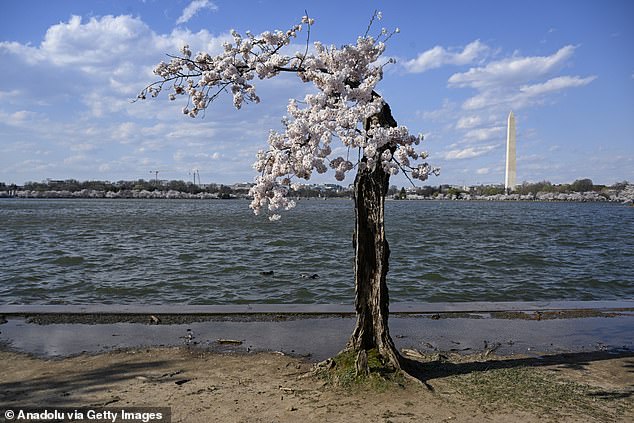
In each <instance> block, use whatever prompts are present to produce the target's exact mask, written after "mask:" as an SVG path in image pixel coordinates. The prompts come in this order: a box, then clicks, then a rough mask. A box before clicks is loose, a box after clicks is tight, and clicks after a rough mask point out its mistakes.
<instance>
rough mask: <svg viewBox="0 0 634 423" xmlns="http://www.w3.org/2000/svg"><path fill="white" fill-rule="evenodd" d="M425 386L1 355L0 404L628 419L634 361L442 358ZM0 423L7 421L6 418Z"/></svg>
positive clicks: (165, 357)
mask: <svg viewBox="0 0 634 423" xmlns="http://www.w3.org/2000/svg"><path fill="white" fill-rule="evenodd" d="M433 358H435V359H436V360H437V362H436V363H433V364H426V367H425V368H426V369H427V373H426V376H425V379H426V383H427V384H428V387H425V386H423V385H422V384H416V383H414V382H409V381H407V382H405V383H403V384H402V385H401V386H399V385H398V384H393V383H388V384H383V385H380V384H379V385H372V386H370V385H368V384H365V385H358V384H355V383H352V384H351V385H349V386H346V387H333V386H332V385H328V384H327V383H326V382H325V381H324V380H322V379H319V378H316V377H305V378H298V376H300V375H302V374H305V373H306V372H307V371H309V370H310V368H311V363H308V362H306V361H303V360H300V359H297V358H292V357H287V356H281V355H277V354H272V353H267V354H264V353H259V354H250V355H246V354H242V355H235V354H234V355H222V354H217V353H208V352H201V351H198V350H190V349H187V348H184V347H183V348H153V349H142V350H129V351H119V352H111V353H105V354H99V355H81V356H76V357H71V358H65V359H53V360H51V359H39V358H33V357H29V356H26V355H22V354H16V353H13V352H7V351H3V352H0V409H6V408H10V407H14V408H15V407H18V406H21V407H23V406H29V405H30V406H38V407H44V406H46V407H64V406H66V407H78V406H82V407H87V406H90V407H103V406H107V407H124V406H128V407H129V406H148V407H149V406H169V407H171V409H172V422H245V423H247V422H253V423H255V422H346V423H347V422H354V421H367V422H384V423H387V422H393V423H397V422H414V421H432V422H450V421H451V422H482V421H490V422H511V421H512V422H542V421H557V422H577V421H578V422H581V421H583V422H588V421H590V422H593V421H594V422H611V421H614V422H630V421H634V412H633V410H634V398H633V396H634V357H632V356H631V355H630V356H621V357H616V358H611V357H610V356H608V355H606V354H600V353H595V354H571V355H569V356H553V357H552V358H550V359H547V360H543V359H535V358H518V357H493V358H492V359H491V358H487V359H486V362H483V361H484V360H485V359H484V358H483V357H482V356H481V355H480V356H472V357H466V358H465V357H460V356H452V357H443V356H436V357H433ZM0 419H1V417H0Z"/></svg>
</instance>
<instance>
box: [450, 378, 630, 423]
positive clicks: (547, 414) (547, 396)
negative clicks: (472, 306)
mask: <svg viewBox="0 0 634 423" xmlns="http://www.w3.org/2000/svg"><path fill="white" fill-rule="evenodd" d="M447 380H448V382H449V383H450V384H451V385H453V386H454V387H455V389H456V390H457V391H458V392H459V393H461V394H462V395H464V396H465V397H467V398H470V399H473V400H475V401H476V402H477V403H479V405H480V406H481V407H482V408H483V409H485V410H487V411H493V410H495V409H497V408H501V407H504V408H509V407H510V408H515V409H519V410H522V411H528V412H534V413H535V412H536V413H538V414H539V415H540V416H541V417H542V418H544V419H545V420H546V419H548V420H552V421H557V420H558V419H560V418H564V417H566V416H570V415H583V416H587V417H588V418H589V419H594V420H597V421H614V420H615V419H617V418H618V417H619V415H622V413H623V411H625V410H626V409H627V408H626V407H628V406H631V403H629V404H628V401H627V399H626V398H624V397H623V396H621V395H599V394H598V393H597V390H596V389H594V388H592V387H590V386H587V385H582V384H579V383H575V382H569V381H563V380H559V379H557V378H556V377H555V376H554V375H553V374H552V373H549V372H547V371H543V370H539V369H535V368H531V367H516V368H509V369H493V370H485V371H474V372H471V373H468V374H465V375H458V376H451V377H449V378H448V379H447Z"/></svg>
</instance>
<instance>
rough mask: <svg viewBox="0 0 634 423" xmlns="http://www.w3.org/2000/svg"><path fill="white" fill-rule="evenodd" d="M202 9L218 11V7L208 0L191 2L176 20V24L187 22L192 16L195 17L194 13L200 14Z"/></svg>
mask: <svg viewBox="0 0 634 423" xmlns="http://www.w3.org/2000/svg"><path fill="white" fill-rule="evenodd" d="M202 9H209V10H218V6H216V5H215V4H214V3H212V2H210V1H209V0H193V1H192V2H191V3H189V5H187V7H186V8H185V9H183V13H182V14H181V16H180V17H179V18H178V19H177V20H176V23H177V24H184V23H186V22H189V20H190V19H191V18H193V17H194V15H196V13H198V12H200V11H201V10H202Z"/></svg>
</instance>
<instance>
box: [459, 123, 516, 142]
mask: <svg viewBox="0 0 634 423" xmlns="http://www.w3.org/2000/svg"><path fill="white" fill-rule="evenodd" d="M505 130H506V128H505V127H503V126H495V127H492V128H476V129H471V130H469V131H467V133H466V134H465V138H466V139H468V140H476V141H486V140H490V139H493V138H500V137H501V136H502V135H503V133H504V131H505Z"/></svg>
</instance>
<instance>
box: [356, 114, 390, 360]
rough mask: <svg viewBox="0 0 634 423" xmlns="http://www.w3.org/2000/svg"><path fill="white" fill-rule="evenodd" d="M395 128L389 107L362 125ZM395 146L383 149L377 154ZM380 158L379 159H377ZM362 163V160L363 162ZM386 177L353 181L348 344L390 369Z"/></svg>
mask: <svg viewBox="0 0 634 423" xmlns="http://www.w3.org/2000/svg"><path fill="white" fill-rule="evenodd" d="M371 123H374V124H376V123H378V124H379V125H381V126H384V127H388V126H389V127H395V126H396V125H397V124H396V121H395V120H394V118H393V117H392V113H391V111H390V107H389V106H388V105H387V104H385V105H384V107H383V109H382V110H381V113H379V114H377V115H375V116H373V117H372V118H371V119H369V121H368V122H366V126H369V125H370V124H371ZM386 149H389V150H392V152H393V151H394V149H395V146H391V145H386V146H385V147H384V148H383V149H382V150H380V151H379V152H378V153H377V154H379V155H380V154H381V153H383V151H385V150H386ZM379 157H380V156H379ZM364 160H365V159H364ZM389 179H390V175H389V174H388V173H386V172H385V171H384V170H383V167H382V166H381V165H380V161H379V164H377V166H376V167H375V169H368V168H365V169H363V168H360V169H359V171H358V172H357V176H356V179H355V181H354V203H355V215H356V216H355V217H356V224H355V233H354V248H355V262H354V272H355V309H356V313H357V323H356V327H355V329H354V332H353V333H352V336H351V337H350V340H349V341H348V346H347V349H349V350H353V351H359V350H370V349H372V348H376V349H377V350H378V352H379V354H380V355H381V356H382V357H383V358H384V359H385V360H387V362H388V363H389V364H390V365H392V366H393V367H395V368H397V369H399V368H400V367H401V356H400V354H399V352H398V350H397V349H396V347H395V346H394V341H393V340H392V338H391V336H390V331H389V328H388V313H389V296H388V289H387V283H386V276H387V272H388V268H389V264H388V260H389V257H390V247H389V245H388V242H387V239H386V238H385V226H384V208H385V196H386V194H387V190H388V184H389Z"/></svg>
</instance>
